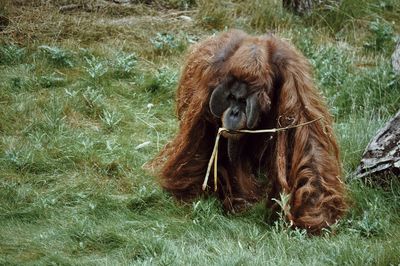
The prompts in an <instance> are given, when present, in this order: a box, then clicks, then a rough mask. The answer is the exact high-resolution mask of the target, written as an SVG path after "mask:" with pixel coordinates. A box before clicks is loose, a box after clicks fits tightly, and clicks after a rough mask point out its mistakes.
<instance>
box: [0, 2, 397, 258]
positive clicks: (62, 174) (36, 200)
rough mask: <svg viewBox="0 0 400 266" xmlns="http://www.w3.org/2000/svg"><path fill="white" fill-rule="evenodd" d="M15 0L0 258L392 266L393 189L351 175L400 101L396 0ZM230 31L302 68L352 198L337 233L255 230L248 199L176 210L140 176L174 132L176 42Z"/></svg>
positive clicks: (5, 85) (258, 214)
mask: <svg viewBox="0 0 400 266" xmlns="http://www.w3.org/2000/svg"><path fill="white" fill-rule="evenodd" d="M25 2H27V1H13V2H12V3H11V2H7V1H0V17H3V18H4V17H5V18H8V19H9V24H8V26H7V27H5V28H1V27H0V29H2V31H0V38H1V39H0V167H1V172H0V264H4V265H21V264H22V265H38V264H39V265H54V264H56V265H58V264H60V265H76V264H84V265H104V264H108V265H117V264H121V265H126V264H139V265H147V264H151V265H152V264H161V265H191V264H193V265H206V264H216V265H221V264H222V265H261V264H263V265H265V264H267V265H298V264H304V265H345V264H348V265H398V264H399V263H400V255H399V254H400V222H399V221H400V185H399V182H393V183H392V184H391V185H390V186H389V187H387V188H386V189H385V190H384V189H381V188H377V187H371V186H366V185H364V184H363V183H361V182H359V181H357V180H354V179H352V178H351V177H352V175H351V173H352V172H353V171H354V169H355V167H356V166H357V164H358V162H359V160H360V156H361V154H362V152H363V150H364V148H365V146H366V145H367V143H368V141H369V139H370V138H371V137H372V136H373V135H374V133H375V132H376V130H377V129H378V128H379V127H381V126H382V125H383V124H384V123H385V121H387V119H388V118H389V117H390V116H391V115H393V114H394V113H395V112H396V111H397V110H398V109H399V107H400V79H399V77H398V76H397V77H396V76H395V75H394V73H393V72H392V70H391V66H390V60H389V59H390V54H391V52H392V51H393V47H394V37H395V35H396V32H397V33H399V30H400V12H399V10H400V3H399V2H398V1H397V0H380V1H378V0H376V1H375V0H367V1H364V2H363V4H362V5H360V4H357V2H358V1H355V0H343V1H342V5H341V6H336V7H335V6H333V7H330V8H324V7H321V8H320V9H318V10H317V11H316V12H314V13H313V14H311V15H309V16H307V17H297V16H294V15H291V14H290V13H287V12H285V11H284V10H282V9H281V7H280V5H279V1H272V0H271V1H268V2H266V3H264V2H265V1H259V0H251V1H247V3H244V1H232V2H231V1H223V2H221V1H203V0H199V1H197V2H194V1H189V0H188V1H185V0H170V1H167V0H165V1H161V0H160V1H148V2H151V3H152V4H151V5H146V4H141V3H138V4H116V3H112V2H111V1H61V0H58V1H56V0H54V1H47V2H49V3H47V4H43V3H41V2H43V1H29V2H30V4H26V3H25ZM24 3H25V4H24ZM82 3H83V4H82ZM67 4H68V7H69V8H66V6H67ZM70 4H73V5H70ZM182 16H184V17H182ZM187 17H190V18H191V19H188V18H187ZM1 21H3V20H0V22H1ZM0 26H1V25H0ZM231 27H237V28H242V29H245V30H247V31H249V32H251V33H255V34H258V33H263V32H266V31H271V30H273V31H275V32H276V33H277V34H278V35H280V36H282V37H284V38H287V39H290V40H291V41H292V42H293V43H294V44H295V45H296V46H297V47H299V49H301V50H302V51H303V52H304V54H305V55H306V56H307V57H308V58H309V59H310V62H311V63H312V64H313V66H314V67H315V78H316V82H317V83H318V85H319V87H320V89H321V91H322V93H323V94H324V95H325V96H326V98H327V102H328V104H329V106H330V109H331V111H332V113H333V114H334V116H335V120H336V124H335V130H336V132H337V135H338V137H339V140H340V145H341V153H342V158H343V167H344V170H345V174H346V183H347V184H348V187H349V194H350V198H351V199H352V207H351V209H350V211H349V213H348V215H347V216H346V217H345V219H343V220H342V221H341V222H340V223H339V224H337V225H336V228H335V230H336V232H337V233H336V234H335V235H332V234H331V233H329V232H326V233H325V234H324V235H323V236H321V237H307V236H306V235H305V234H304V232H302V231H299V230H288V229H287V227H286V225H285V223H284V222H283V221H278V222H276V223H275V224H274V225H269V224H267V223H265V221H264V215H265V209H264V206H263V204H262V203H260V204H258V205H256V206H255V207H254V208H252V209H251V210H249V211H248V212H246V213H244V214H241V215H239V216H231V215H226V214H224V213H223V211H222V209H221V206H220V204H219V203H218V202H217V201H215V200H214V199H212V198H211V199H199V200H198V201H196V202H194V203H193V204H188V205H180V204H177V203H176V202H174V200H173V199H172V198H171V197H170V196H169V195H167V194H166V193H165V192H163V191H161V189H160V188H159V186H158V185H157V183H156V182H155V178H154V177H153V176H151V175H150V174H148V173H146V172H145V171H144V170H143V169H142V165H143V164H145V163H146V162H147V161H149V160H150V159H151V158H153V156H154V155H155V154H157V151H158V150H159V149H160V148H161V147H162V146H163V145H164V144H165V143H167V141H168V140H169V139H171V137H172V136H173V134H174V132H175V131H176V129H177V121H176V118H175V115H174V100H173V95H174V90H175V87H176V83H177V80H178V78H179V71H180V67H181V62H182V60H183V58H184V55H185V50H186V48H187V47H188V46H189V45H190V44H191V43H193V42H196V41H197V40H199V39H201V38H202V37H203V36H206V35H209V34H212V33H213V32H216V31H221V30H224V29H225V28H231Z"/></svg>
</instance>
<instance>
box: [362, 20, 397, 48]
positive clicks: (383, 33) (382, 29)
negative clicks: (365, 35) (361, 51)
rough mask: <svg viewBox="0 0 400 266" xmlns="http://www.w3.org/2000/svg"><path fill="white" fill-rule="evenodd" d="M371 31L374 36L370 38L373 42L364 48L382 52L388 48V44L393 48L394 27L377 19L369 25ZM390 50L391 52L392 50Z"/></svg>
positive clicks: (369, 42)
mask: <svg viewBox="0 0 400 266" xmlns="http://www.w3.org/2000/svg"><path fill="white" fill-rule="evenodd" d="M369 30H370V31H371V33H372V34H373V35H372V37H371V38H370V39H371V40H369V41H368V42H367V43H365V44H364V47H366V48H368V49H373V50H376V51H381V50H383V49H384V48H387V47H388V44H389V45H390V46H389V47H392V46H393V44H394V40H395V36H394V30H393V26H392V25H391V24H390V23H388V22H386V21H381V20H380V19H376V20H374V21H371V22H370V23H369ZM388 50H389V51H391V49H388Z"/></svg>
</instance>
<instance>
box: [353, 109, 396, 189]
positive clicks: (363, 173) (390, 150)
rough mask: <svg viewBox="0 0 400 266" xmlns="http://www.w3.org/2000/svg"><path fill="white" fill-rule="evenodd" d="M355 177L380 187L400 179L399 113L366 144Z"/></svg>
mask: <svg viewBox="0 0 400 266" xmlns="http://www.w3.org/2000/svg"><path fill="white" fill-rule="evenodd" d="M355 176H356V178H361V179H363V180H364V181H366V182H368V183H373V184H377V185H381V186H385V185H387V184H390V181H391V180H390V177H393V176H396V177H400V111H399V112H398V113H397V114H396V115H395V116H394V117H393V118H392V119H391V120H390V121H389V122H387V123H386V125H385V126H384V127H383V128H381V129H380V130H379V131H378V133H377V134H376V135H375V137H374V138H373V139H372V140H371V142H370V143H369V144H368V146H367V148H366V150H365V152H364V155H363V156H362V159H361V163H360V165H359V166H358V168H357V170H356V173H355Z"/></svg>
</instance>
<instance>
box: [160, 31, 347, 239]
mask: <svg viewBox="0 0 400 266" xmlns="http://www.w3.org/2000/svg"><path fill="white" fill-rule="evenodd" d="M228 76H234V77H235V78H236V79H238V80H242V81H244V82H246V83H247V84H249V86H250V88H251V90H253V92H255V93H258V94H259V95H258V96H259V97H258V98H259V99H260V100H259V101H260V105H261V106H263V105H266V104H270V106H271V107H270V110H269V112H268V113H263V114H261V115H260V116H261V119H260V122H259V124H258V126H257V128H256V129H267V128H278V127H286V126H290V125H297V124H300V123H304V122H307V121H311V120H314V119H318V118H321V120H319V121H317V122H315V123H312V124H309V125H306V126H303V127H299V128H293V129H290V130H286V131H282V132H278V133H264V134H254V135H253V134H249V135H247V136H246V138H245V139H246V143H245V144H244V143H243V145H242V152H241V154H240V160H238V161H237V162H235V163H234V164H232V163H231V162H230V161H229V160H228V158H227V157H228V156H227V154H226V152H224V148H225V150H226V140H225V139H224V138H222V139H221V141H222V142H221V144H220V147H221V150H220V152H219V158H218V165H219V167H218V176H219V180H218V191H217V192H216V196H217V197H219V198H220V199H221V201H222V202H223V205H224V207H225V208H226V209H228V210H230V211H234V212H235V211H239V210H242V209H243V208H245V207H246V206H248V205H250V204H251V203H253V202H256V201H258V200H260V199H262V198H263V197H264V195H265V193H266V192H267V194H268V196H267V202H268V204H267V205H268V207H270V208H272V210H273V212H276V211H277V210H278V207H279V206H278V205H277V204H276V202H275V201H274V200H273V199H274V198H278V199H279V195H280V193H284V194H287V195H289V196H290V200H289V208H287V210H286V211H285V214H286V217H287V219H288V220H290V221H291V222H292V223H293V225H294V226H296V227H300V228H305V229H307V230H308V231H309V232H310V233H318V232H320V231H321V229H322V228H324V227H328V226H330V225H332V224H333V223H335V222H336V221H337V219H339V218H340V217H341V216H343V214H344V213H345V211H346V209H347V205H346V201H345V187H344V184H343V182H342V181H341V178H340V176H341V166H340V160H339V150H338V144H337V142H336V139H335V137H334V133H333V130H332V118H331V115H330V114H329V112H328V110H327V107H326V105H325V103H324V101H323V99H322V97H321V95H320V94H319V93H318V91H317V90H316V89H315V87H314V84H313V81H312V77H311V71H310V65H309V63H308V61H307V60H306V59H305V58H304V56H303V55H301V54H300V53H299V52H298V51H296V50H295V49H294V48H293V47H292V46H291V45H289V44H288V43H287V42H285V41H283V40H281V39H279V38H277V37H275V36H272V35H264V36H250V35H248V34H246V33H244V32H242V31H239V30H231V31H228V32H224V33H222V34H220V35H217V36H213V37H210V38H208V39H206V40H204V41H202V42H200V43H198V44H196V45H194V46H193V47H192V49H191V52H190V53H189V55H188V57H187V60H186V64H185V67H184V69H183V73H182V76H181V79H180V82H179V86H178V91H177V98H176V101H177V114H178V118H179V121H180V125H179V130H178V133H177V135H176V136H175V138H174V139H173V140H172V141H171V142H170V143H169V144H167V145H166V146H165V148H164V149H163V150H162V152H161V153H160V155H159V156H158V157H157V158H156V159H155V160H154V161H153V163H155V165H156V166H159V167H161V169H160V170H161V171H160V173H159V181H160V183H161V185H162V187H163V188H164V189H166V190H167V191H169V192H171V193H172V194H173V195H174V196H175V197H176V198H178V199H180V200H184V201H189V200H192V199H193V198H195V197H197V196H199V195H201V194H202V193H204V192H203V191H202V189H201V184H202V181H203V179H204V175H205V172H206V168H207V164H208V161H209V159H210V155H211V152H212V147H213V144H214V140H215V137H216V134H217V131H218V128H219V127H221V121H220V119H218V118H216V117H214V116H213V115H212V114H211V112H210V109H209V101H210V95H211V93H212V92H213V90H214V89H215V88H216V86H217V85H218V84H220V83H221V82H222V81H223V80H225V79H226V78H227V77H228ZM268 99H271V102H267V101H268ZM210 180H212V178H210ZM208 186H209V187H213V184H212V182H211V181H210V182H209V184H208ZM207 193H211V192H207ZM286 207H288V206H286ZM286 207H285V209H286Z"/></svg>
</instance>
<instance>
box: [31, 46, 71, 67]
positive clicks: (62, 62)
mask: <svg viewBox="0 0 400 266" xmlns="http://www.w3.org/2000/svg"><path fill="white" fill-rule="evenodd" d="M38 48H39V49H40V50H42V51H43V52H44V53H45V54H46V55H47V56H48V58H49V59H50V61H51V62H52V63H53V64H54V65H56V66H60V67H73V66H74V59H73V54H72V53H70V52H68V51H66V50H64V49H62V48H59V47H55V46H48V45H41V46H39V47H38Z"/></svg>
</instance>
